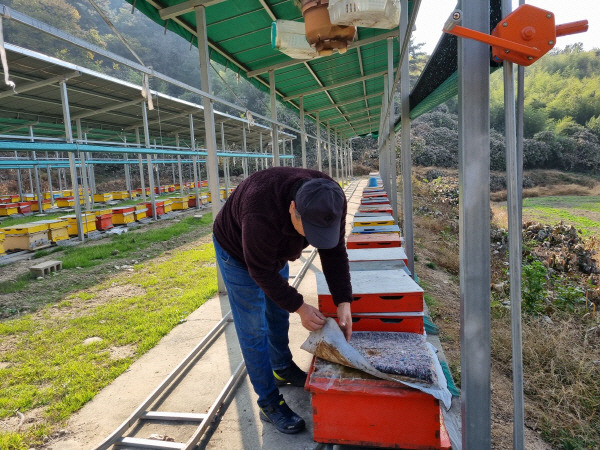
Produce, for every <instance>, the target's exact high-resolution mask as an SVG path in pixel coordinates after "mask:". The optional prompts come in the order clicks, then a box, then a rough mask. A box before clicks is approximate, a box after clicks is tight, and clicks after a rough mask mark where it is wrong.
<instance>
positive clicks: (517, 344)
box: [502, 0, 525, 450]
mask: <svg viewBox="0 0 600 450" xmlns="http://www.w3.org/2000/svg"><path fill="white" fill-rule="evenodd" d="M511 12H512V4H511V2H509V1H507V0H502V17H506V16H507V15H509V14H510V13H511ZM502 66H503V75H504V130H505V141H506V178H507V180H506V192H507V208H506V209H507V212H508V262H509V278H510V319H511V320H510V321H511V338H512V369H513V414H514V417H513V449H515V450H523V449H524V448H525V419H524V415H525V413H524V407H523V352H522V347H523V342H522V328H521V260H522V244H523V242H522V236H523V235H522V218H521V217H522V204H521V199H522V192H521V191H522V189H523V184H522V183H521V184H519V181H520V179H519V174H520V172H521V170H522V167H519V164H520V163H521V162H522V160H521V161H520V160H519V154H518V150H517V129H516V120H517V119H516V115H515V80H514V69H513V67H514V66H513V64H512V63H511V62H508V61H504V63H503V64H502ZM519 87H521V86H519ZM520 129H521V130H522V127H520Z"/></svg>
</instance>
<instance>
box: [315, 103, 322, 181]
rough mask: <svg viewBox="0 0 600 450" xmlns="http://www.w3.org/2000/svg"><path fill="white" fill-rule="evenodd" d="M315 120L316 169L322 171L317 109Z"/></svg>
mask: <svg viewBox="0 0 600 450" xmlns="http://www.w3.org/2000/svg"><path fill="white" fill-rule="evenodd" d="M315 117H316V122H315V125H316V127H317V131H316V134H317V170H318V171H319V172H322V171H323V162H322V161H321V127H320V126H319V111H317V114H316V116H315Z"/></svg>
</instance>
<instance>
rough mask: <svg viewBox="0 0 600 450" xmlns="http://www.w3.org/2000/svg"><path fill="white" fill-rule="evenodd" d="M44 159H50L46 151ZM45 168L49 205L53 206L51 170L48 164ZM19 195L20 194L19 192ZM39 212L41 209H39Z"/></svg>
mask: <svg viewBox="0 0 600 450" xmlns="http://www.w3.org/2000/svg"><path fill="white" fill-rule="evenodd" d="M16 153H17V152H15V155H16ZM46 160H47V161H50V156H48V152H46ZM46 170H47V174H48V192H49V193H50V207H52V206H54V191H53V189H52V170H51V169H50V166H48V167H47V169H46ZM19 178H20V177H19ZM19 195H21V194H20V193H19ZM40 212H42V211H41V210H40Z"/></svg>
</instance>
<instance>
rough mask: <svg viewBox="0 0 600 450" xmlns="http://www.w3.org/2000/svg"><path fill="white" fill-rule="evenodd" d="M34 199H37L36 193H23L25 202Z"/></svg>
mask: <svg viewBox="0 0 600 450" xmlns="http://www.w3.org/2000/svg"><path fill="white" fill-rule="evenodd" d="M34 200H37V195H35V194H23V201H24V202H32V201H34Z"/></svg>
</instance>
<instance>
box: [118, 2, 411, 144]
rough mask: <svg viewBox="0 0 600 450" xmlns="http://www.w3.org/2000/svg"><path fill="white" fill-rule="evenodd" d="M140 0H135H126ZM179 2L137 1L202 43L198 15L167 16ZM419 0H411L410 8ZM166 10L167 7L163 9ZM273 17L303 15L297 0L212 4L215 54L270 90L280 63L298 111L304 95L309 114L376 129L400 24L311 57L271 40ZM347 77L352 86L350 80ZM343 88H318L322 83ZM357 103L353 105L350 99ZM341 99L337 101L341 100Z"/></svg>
mask: <svg viewBox="0 0 600 450" xmlns="http://www.w3.org/2000/svg"><path fill="white" fill-rule="evenodd" d="M127 1H128V2H129V3H134V1H133V0H127ZM178 4H181V1H179V0H161V1H160V2H159V1H156V0H135V7H136V8H137V9H139V10H140V11H141V12H143V13H144V14H145V15H147V16H148V17H149V18H150V19H152V20H153V21H155V22H157V23H159V24H161V25H162V26H166V27H167V28H168V29H169V30H171V31H173V32H175V33H177V34H179V35H180V36H182V38H184V39H186V40H187V41H189V42H191V43H192V44H193V45H197V40H196V37H195V34H196V18H195V13H194V12H193V11H192V12H188V13H185V14H183V15H180V16H176V17H173V18H170V19H167V20H163V18H161V12H162V17H166V15H165V14H166V12H165V8H168V7H171V6H174V5H178ZM412 4H413V2H412V1H410V2H409V5H410V7H409V13H410V12H411V11H410V10H412ZM161 10H162V11H161ZM274 19H285V20H294V21H303V18H302V14H301V12H300V10H299V9H298V8H297V7H296V5H295V4H294V1H293V0H283V1H282V0H263V1H262V4H261V1H259V0H227V1H225V2H221V3H217V4H214V5H211V6H208V7H207V8H206V20H207V35H208V40H209V52H210V58H211V59H212V60H213V61H216V62H218V63H220V64H223V65H224V66H226V67H227V68H228V69H230V70H233V71H235V72H236V73H239V74H240V75H241V76H243V77H245V78H246V79H248V80H249V81H250V82H251V83H252V84H254V85H255V86H256V87H258V88H259V89H261V90H263V91H269V87H268V86H269V74H268V72H267V71H266V70H265V69H267V68H271V67H275V68H276V70H275V83H276V91H277V96H278V99H279V100H281V101H284V102H285V103H286V104H287V105H288V106H290V107H293V108H295V109H299V100H298V98H297V97H298V96H299V95H300V94H304V109H305V112H306V113H307V114H308V115H309V116H311V117H313V118H315V114H316V111H319V122H321V123H323V124H325V125H327V123H328V122H329V126H330V128H332V129H337V131H338V132H339V133H340V134H342V135H344V136H355V135H365V134H368V133H371V132H377V130H378V128H379V115H380V113H381V102H382V95H383V86H384V84H383V83H384V73H385V72H386V71H387V38H388V37H390V36H391V37H393V43H394V67H397V66H398V58H399V44H398V37H397V36H398V30H397V29H395V30H382V29H373V28H358V35H357V37H356V39H355V42H354V43H353V45H352V48H350V49H349V50H348V51H347V52H346V53H345V54H343V55H342V54H337V53H336V54H334V55H332V56H329V57H321V58H317V59H313V60H309V61H306V62H302V61H298V60H293V59H291V58H290V57H288V56H287V55H285V54H284V53H282V52H280V51H279V50H277V49H274V48H272V46H271V24H272V22H273V20H274ZM346 83H347V84H346ZM338 84H343V85H342V86H339V87H336V88H333V89H330V90H327V91H321V92H316V93H310V92H311V91H314V90H319V89H321V88H323V86H331V85H338ZM350 102H352V103H350ZM335 105H338V106H335Z"/></svg>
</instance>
